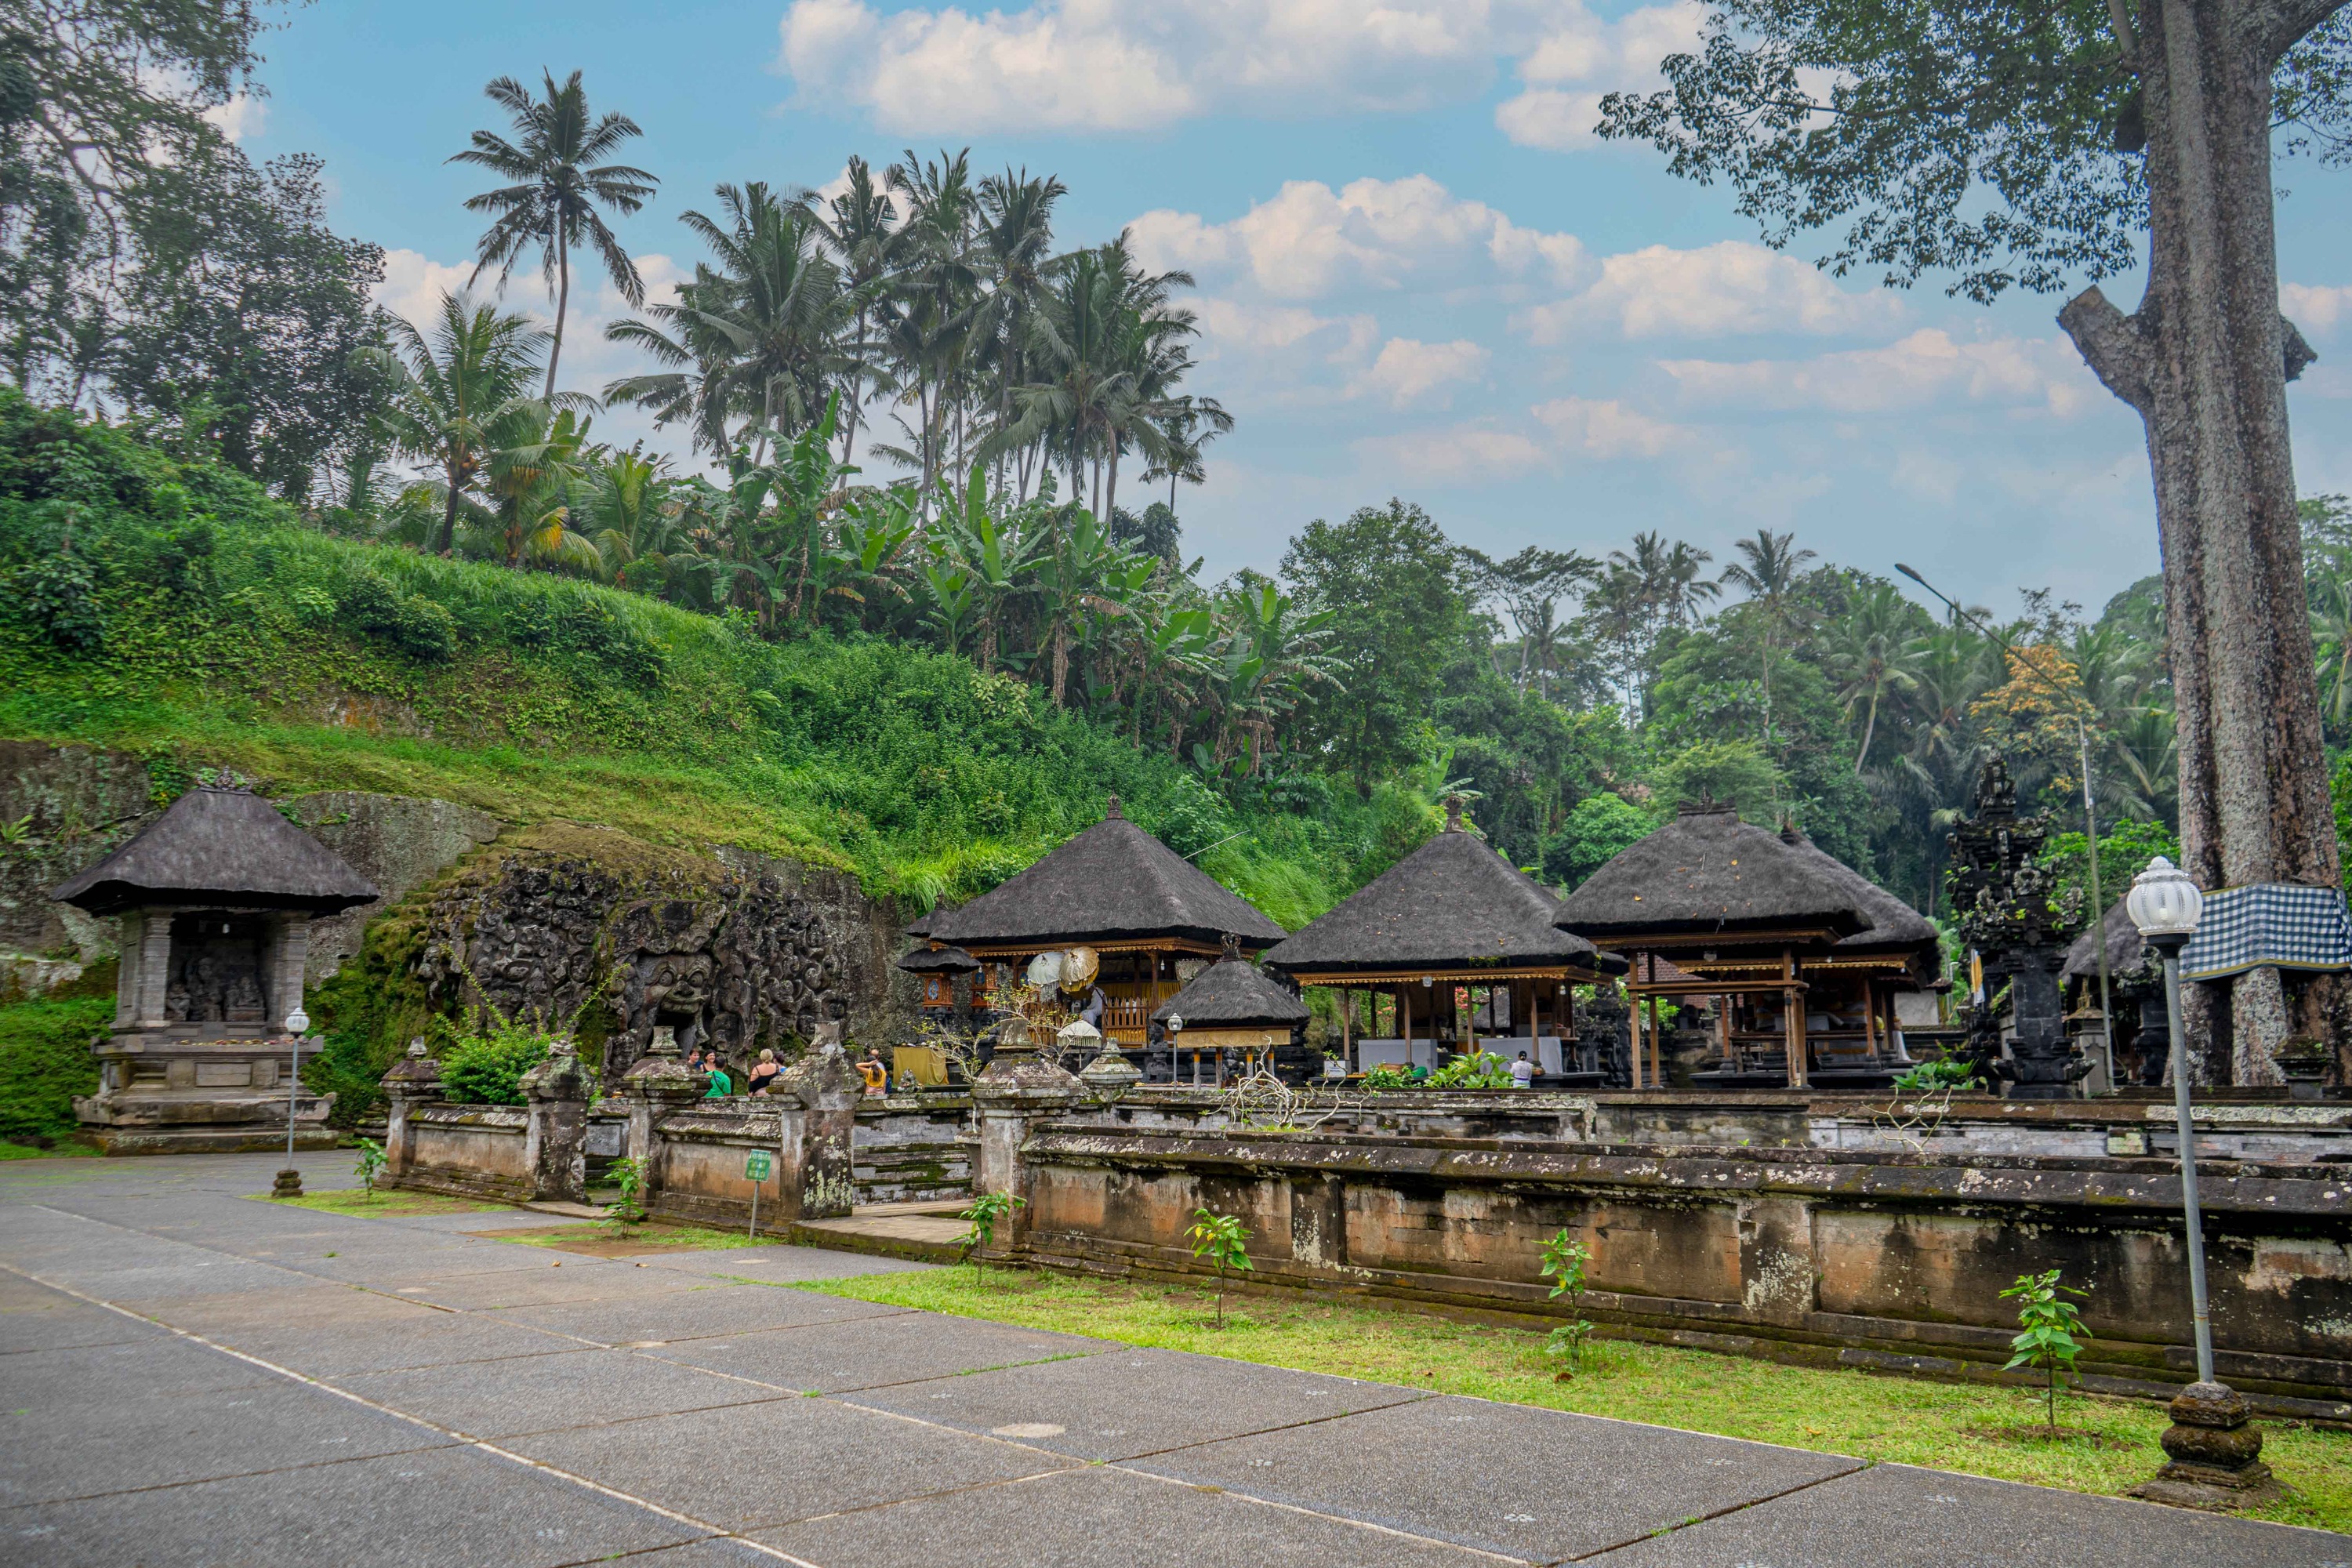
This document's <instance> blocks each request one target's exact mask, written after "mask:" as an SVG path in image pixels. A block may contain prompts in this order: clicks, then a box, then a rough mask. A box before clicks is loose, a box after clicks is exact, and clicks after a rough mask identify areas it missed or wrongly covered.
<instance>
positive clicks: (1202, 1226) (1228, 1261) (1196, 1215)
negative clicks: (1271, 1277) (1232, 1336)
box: [1184, 1208, 1252, 1329]
mask: <svg viewBox="0 0 2352 1568" xmlns="http://www.w3.org/2000/svg"><path fill="white" fill-rule="evenodd" d="M1184 1234H1185V1236H1187V1237H1190V1238H1191V1240H1192V1256H1193V1257H1194V1258H1207V1259H1208V1260H1209V1261H1210V1262H1212V1263H1213V1264H1215V1265H1216V1266H1217V1327H1219V1328H1221V1329H1222V1328H1223V1327H1224V1326H1225V1276H1226V1274H1227V1273H1228V1272H1233V1273H1241V1272H1244V1271H1245V1270H1247V1269H1249V1268H1251V1267H1252V1265H1251V1263H1250V1257H1249V1247H1248V1246H1247V1245H1246V1244H1247V1242H1248V1241H1249V1235H1250V1233H1249V1227H1248V1226H1245V1225H1244V1224H1242V1222H1241V1220H1240V1218H1239V1217H1238V1216H1237V1215H1229V1214H1213V1213H1211V1212H1210V1211H1209V1210H1207V1209H1205V1208H1199V1209H1194V1210H1193V1211H1192V1228H1191V1229H1189V1230H1187V1231H1186V1232H1185V1233H1184Z"/></svg>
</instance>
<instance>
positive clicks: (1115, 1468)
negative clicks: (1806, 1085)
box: [0, 1153, 2352, 1568]
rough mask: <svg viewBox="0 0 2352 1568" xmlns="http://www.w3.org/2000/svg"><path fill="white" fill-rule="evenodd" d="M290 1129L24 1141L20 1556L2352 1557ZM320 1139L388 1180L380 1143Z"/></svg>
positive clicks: (11, 1294) (842, 1562)
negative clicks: (1513, 1395)
mask: <svg viewBox="0 0 2352 1568" xmlns="http://www.w3.org/2000/svg"><path fill="white" fill-rule="evenodd" d="M277 1163H278V1158H277V1157H271V1156H228V1157H208V1158H201V1159H196V1158H188V1159H173V1158H163V1159H154V1160H142V1161H136V1162H131V1161H100V1160H45V1161H30V1160H28V1161H22V1162H12V1163H8V1164H6V1165H0V1409H5V1411H6V1412H7V1414H8V1421H9V1426H8V1428H7V1430H8V1435H9V1437H10V1441H8V1442H7V1443H5V1444H0V1562H5V1563H10V1564H16V1563H23V1564H26V1565H27V1568H49V1565H58V1568H68V1565H76V1564H121V1563H141V1564H144V1565H146V1568H169V1565H175V1564H190V1565H194V1564H213V1563H232V1562H233V1563H239V1564H246V1565H253V1568H275V1565H278V1564H284V1565H286V1568H298V1565H299V1568H313V1565H315V1564H318V1563H402V1564H404V1565H407V1564H415V1565H423V1568H436V1565H440V1564H449V1565H452V1568H477V1565H478V1564H482V1563H499V1564H500V1565H501V1568H564V1565H568V1564H577V1563H589V1562H595V1561H604V1560H608V1559H612V1558H616V1557H617V1558H621V1559H623V1560H625V1561H626V1562H628V1563H633V1564H637V1565H640V1568H718V1565H720V1564H735V1563H746V1564H749V1563H798V1564H802V1565H803V1568H811V1565H814V1568H895V1565H899V1564H908V1563H943V1564H944V1563H952V1564H955V1565H957V1568H1097V1565H1100V1568H1109V1565H1113V1564H1118V1565H1132V1568H1178V1565H1181V1568H1265V1565H1266V1564H1269V1563H1281V1564H1284V1565H1286V1568H1370V1565H1373V1564H1378V1565H1380V1568H1480V1565H1486V1568H1492V1565H1494V1564H1496V1563H1503V1564H1537V1563H1545V1564H1549V1563H1564V1562H1580V1563H1581V1562H1590V1563H1601V1564H1604V1565H1606V1568H1737V1565H1738V1564H1771V1565H1772V1568H1832V1565H1844V1564H1853V1565H1857V1568H1859V1565H1864V1564H1868V1565H1870V1568H1955V1565H1979V1564H1981V1565H1985V1568H1992V1565H2000V1568H2010V1565H2013V1564H2017V1563H2033V1564H2035V1565H2036V1568H2111V1565H2113V1564H2116V1563H2194V1564H2197V1565H2198V1568H2273V1565H2275V1568H2323V1565H2326V1564H2343V1563H2352V1542H2347V1540H2346V1538H2344V1537H2342V1536H2336V1535H2328V1534H2323V1533H2320V1532H2316V1531H2301V1530H2290V1529H2285V1528H2283V1527H2280V1526H2275V1525H2267V1524H2257V1523H2250V1522H2247V1521H2240V1520H2233V1519H2225V1518H2216V1517H2212V1516H2210V1515H2204V1514H2196V1513H2189V1512H2184V1511H2180V1510H2170V1509H2163V1508H2158V1507H2156V1506H2153V1505H2150V1504H2146V1503H2137V1502H2128V1501H2124V1500H2116V1499H2110V1498H2095V1497H2084V1496H2081V1495H2077V1494H2074V1493H2067V1492H2056V1491H2045V1490H2042V1489H2036V1488H2032V1487H2022V1486H2012V1485H2008V1484H2004V1483H2000V1482H1995V1481H1987V1480H1980V1479H1974V1478H1971V1477H1967V1476H1959V1475H1953V1474H1948V1473H1945V1472H1940V1471H1934V1470H1924V1469H1914V1468H1907V1467H1904V1466H1896V1465H1881V1466H1874V1467H1873V1466H1867V1465H1864V1463H1862V1462H1861V1461H1859V1460H1855V1459H1853V1458H1845V1457H1842V1456H1839V1455H1835V1454H1825V1453H1812V1452H1808V1451H1804V1450H1800V1449H1794V1448H1781V1447H1769V1446H1766V1445H1761V1444H1755V1443H1743V1442H1735V1441H1731V1440H1729V1439H1726V1438H1719V1437H1710V1436H1699V1435H1696V1434H1692V1433H1686V1432H1677V1431H1672V1430H1668V1429H1666V1428H1663V1427H1655V1426H1640V1425H1636V1424H1633V1423H1628V1422H1620V1421H1606V1420H1599V1419H1595V1418H1592V1417H1588V1416H1580V1415H1567V1414H1564V1413H1561V1412H1557V1411H1548V1410H1538V1409H1531V1408H1528V1407H1525V1406H1518V1405H1494V1404H1488V1403H1486V1402H1484V1401H1480V1400H1473V1399H1458V1398H1451V1397H1443V1396H1433V1395H1431V1394H1427V1393H1425V1392H1423V1391H1421V1390H1417V1389H1412V1388H1400V1387H1393V1386H1389V1385H1385V1384H1375V1383H1369V1382H1362V1381H1358V1380H1352V1379H1347V1378H1337V1377H1323V1376H1316V1375H1311V1374H1308V1373H1295V1372H1286V1371H1282V1370H1279V1369H1276V1368H1272V1367H1262V1366H1255V1365H1249V1364H1245V1363H1237V1362H1228V1361H1223V1360H1220V1359H1217V1358H1213V1357H1206V1356H1194V1355H1184V1354H1178V1353H1175V1352H1167V1351H1157V1350H1137V1349H1134V1348H1131V1347H1129V1346H1126V1345H1120V1344H1115V1343H1111V1342H1106V1341H1101V1340H1093V1339H1085V1338H1078V1337H1075V1336H1070V1335H1063V1334H1053V1333H1045V1332H1039V1331H1031V1330H1025V1329H1019V1328H1013V1327H1009V1326H1006V1325H1003V1324H995V1323H988V1322H981V1321H971V1320H968V1319H961V1318H948V1317H940V1316H935V1315H932V1314H929V1313H923V1312H915V1311H908V1310H901V1309H898V1308H893V1307H887V1306H880V1305H877V1304H873V1303H869V1302H865V1301H856V1300H845V1299H839V1298H835V1297H830V1296H823V1295H816V1294H813V1293H809V1292H804V1291H800V1290H793V1289H778V1288H777V1287H779V1286H784V1285H789V1284H791V1283H792V1282H793V1281H798V1280H807V1279H814V1278H821V1277H825V1276H830V1275H839V1274H846V1273H853V1272H870V1271H873V1270H877V1269H891V1268H919V1267H922V1265H919V1264H910V1263H905V1262H898V1261H893V1260H889V1259H877V1258H858V1257H853V1256H848V1255H845V1254H842V1253H837V1252H830V1251H820V1250H815V1249H812V1248H808V1247H784V1246H778V1247H749V1248H740V1249H734V1250H722V1251H710V1252H698V1253H681V1254H669V1255H664V1256H658V1257H650V1258H622V1259H612V1260H605V1259H598V1258H588V1257H584V1256H581V1255H578V1254H568V1255H567V1254H562V1253H556V1252H551V1251H548V1250H545V1249H543V1248H539V1247H522V1246H516V1245H512V1244H509V1243H506V1242H501V1241H499V1240H496V1239H491V1238H487V1237H478V1236H472V1235H467V1234H466V1233H467V1232H482V1231H492V1232H495V1231H499V1230H501V1229H505V1228H509V1227H513V1228H520V1229H543V1228H544V1227H545V1226H546V1225H547V1223H548V1216H547V1215H544V1214H534V1213H528V1212H521V1211H506V1212H501V1211H496V1210H490V1211H482V1212H475V1213H467V1214H456V1215H446V1216H435V1217H430V1218H408V1219H401V1218H388V1219H371V1218H348V1217H344V1216H341V1215H327V1214H321V1213H319V1212H316V1211H313V1210H308V1209H302V1208H295V1207H287V1206H280V1205H271V1204H266V1203H259V1202H255V1201H252V1200H251V1199H250V1198H249V1197H248V1196H247V1195H246V1194H253V1193H257V1192H262V1191H266V1190H267V1189H268V1185H269V1180H270V1175H271V1173H272V1172H273V1170H274V1169H275V1168H276V1165H277ZM299 1164H300V1165H301V1167H302V1168H303V1173H304V1175H305V1178H306V1184H308V1185H309V1187H310V1189H311V1190H312V1191H313V1192H316V1191H319V1190H321V1189H324V1188H329V1187H334V1186H339V1185H345V1184H348V1183H349V1176H348V1174H347V1173H348V1171H349V1167H350V1158H349V1156H348V1154H345V1153H336V1154H331V1155H306V1156H303V1157H302V1158H301V1159H300V1160H299ZM886 1222H888V1223H898V1224H902V1225H912V1224H917V1223H927V1224H931V1225H937V1224H940V1223H944V1222H942V1221H941V1220H940V1218H939V1216H937V1215H899V1216H897V1218H896V1220H895V1222H889V1221H887V1216H886V1219H885V1220H881V1221H877V1222H875V1223H886ZM836 1223H852V1224H854V1223H856V1216H854V1215H853V1216H852V1218H851V1220H850V1221H848V1222H836Z"/></svg>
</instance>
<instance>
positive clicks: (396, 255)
mask: <svg viewBox="0 0 2352 1568" xmlns="http://www.w3.org/2000/svg"><path fill="white" fill-rule="evenodd" d="M473 270H474V269H473V268H472V267H471V266H470V265H468V264H467V263H466V262H463V261H458V262H440V261H436V260H434V259H433V258H431V257H429V256H426V255H425V254H424V253H422V252H421V251H415V250H387V251H385V252H384V253H383V282H381V283H379V284H377V285H376V286H375V302H376V303H377V304H379V305H381V306H383V308H384V309H385V310H390V311H391V312H392V313H393V314H394V315H395V316H398V317H401V318H402V319H404V321H408V322H409V323H411V324H412V325H414V326H415V327H416V328H417V329H418V330H420V331H430V330H431V329H432V325H433V321H434V320H435V318H436V317H437V316H438V315H439V314H440V312H441V296H442V295H443V294H445V293H446V294H456V293H461V292H463V291H464V289H465V287H466V279H467V277H468V276H469V275H470V274H471V273H472V272H473Z"/></svg>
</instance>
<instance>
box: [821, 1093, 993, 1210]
mask: <svg viewBox="0 0 2352 1568" xmlns="http://www.w3.org/2000/svg"><path fill="white" fill-rule="evenodd" d="M850 1147H851V1152H852V1155H853V1157H854V1159H855V1170H856V1178H857V1201H858V1202H859V1203H861V1204H895V1203H906V1202H908V1201H910V1200H913V1199H919V1198H960V1197H963V1196H965V1195H966V1194H969V1193H970V1192H971V1161H972V1151H973V1147H974V1140H973V1138H972V1133H971V1096H970V1095H968V1094H964V1093H962V1092H961V1091H953V1092H951V1091H947V1090H931V1091H928V1092H925V1093H920V1094H894V1095H891V1096H889V1097H887V1099H886V1098H884V1097H882V1096H879V1095H877V1096H873V1097H871V1098H868V1099H866V1100H864V1101H863V1102H861V1103H860V1104H859V1106H858V1108H857V1130H856V1134H855V1136H854V1137H853V1138H852V1140H851V1145H850Z"/></svg>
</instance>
